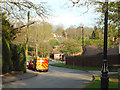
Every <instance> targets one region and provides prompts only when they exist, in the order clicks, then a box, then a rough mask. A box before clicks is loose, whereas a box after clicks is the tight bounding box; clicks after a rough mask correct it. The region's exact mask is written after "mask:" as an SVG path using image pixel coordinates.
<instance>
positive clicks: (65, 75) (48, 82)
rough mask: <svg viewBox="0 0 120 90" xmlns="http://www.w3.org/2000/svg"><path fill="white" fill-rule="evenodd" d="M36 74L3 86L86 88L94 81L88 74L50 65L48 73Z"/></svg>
mask: <svg viewBox="0 0 120 90" xmlns="http://www.w3.org/2000/svg"><path fill="white" fill-rule="evenodd" d="M32 72H33V71H32ZM33 73H34V72H33ZM35 73H38V76H36V77H32V78H29V79H24V80H20V81H16V82H12V83H8V84H3V88H84V87H85V86H86V85H88V84H89V83H90V82H91V81H92V76H91V74H90V73H88V72H85V71H80V70H74V69H68V68H60V67H54V66H50V65H49V71H48V72H35Z"/></svg>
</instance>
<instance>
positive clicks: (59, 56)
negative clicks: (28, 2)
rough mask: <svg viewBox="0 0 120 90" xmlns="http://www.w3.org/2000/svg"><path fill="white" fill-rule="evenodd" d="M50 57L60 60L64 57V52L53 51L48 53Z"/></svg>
mask: <svg viewBox="0 0 120 90" xmlns="http://www.w3.org/2000/svg"><path fill="white" fill-rule="evenodd" d="M50 58H52V59H55V60H62V59H63V58H64V54H63V53H62V52H59V51H53V52H52V53H51V55H50Z"/></svg>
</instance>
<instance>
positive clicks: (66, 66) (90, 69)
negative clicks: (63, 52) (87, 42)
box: [51, 63, 101, 71]
mask: <svg viewBox="0 0 120 90" xmlns="http://www.w3.org/2000/svg"><path fill="white" fill-rule="evenodd" d="M51 66H57V67H64V68H71V69H78V70H84V71H100V70H101V68H97V67H80V66H73V65H65V64H63V63H56V64H51Z"/></svg>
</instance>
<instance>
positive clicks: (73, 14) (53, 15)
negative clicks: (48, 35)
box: [34, 0, 115, 29]
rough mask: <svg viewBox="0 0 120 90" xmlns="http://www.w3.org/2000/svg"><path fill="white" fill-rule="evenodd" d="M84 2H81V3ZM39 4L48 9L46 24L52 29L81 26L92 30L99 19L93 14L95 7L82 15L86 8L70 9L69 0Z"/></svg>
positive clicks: (36, 0) (44, 0)
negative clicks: (51, 26) (45, 5)
mask: <svg viewBox="0 0 120 90" xmlns="http://www.w3.org/2000/svg"><path fill="white" fill-rule="evenodd" d="M74 1H76V0H74ZM84 1H85V0H81V3H83V2H84ZM101 1H104V0H101ZM114 1H115V0H114ZM39 2H44V3H46V4H47V7H49V9H50V11H49V13H50V16H48V19H47V22H49V23H51V24H52V25H53V26H54V27H56V26H62V27H63V28H64V29H66V28H68V27H70V26H76V27H78V26H80V25H83V26H84V27H91V28H93V27H94V26H95V25H96V22H97V18H99V17H100V13H97V12H95V8H96V6H92V7H91V8H90V9H89V11H88V12H87V13H85V14H83V13H84V12H85V11H87V7H86V6H81V7H75V6H74V7H72V3H71V2H70V1H69V0H39ZM34 3H38V0H34Z"/></svg>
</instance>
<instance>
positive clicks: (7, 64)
mask: <svg viewBox="0 0 120 90" xmlns="http://www.w3.org/2000/svg"><path fill="white" fill-rule="evenodd" d="M11 70H12V61H11V52H10V46H9V43H8V41H7V40H6V39H5V38H4V37H3V38H2V73H3V74H5V73H7V72H10V71H11Z"/></svg>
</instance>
